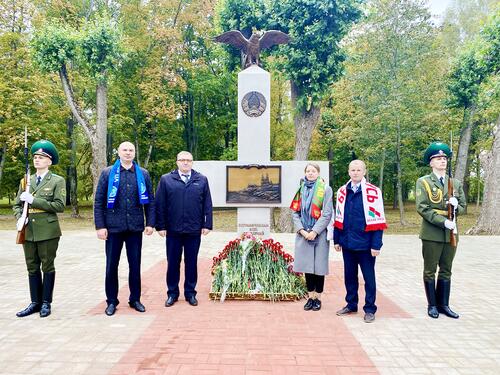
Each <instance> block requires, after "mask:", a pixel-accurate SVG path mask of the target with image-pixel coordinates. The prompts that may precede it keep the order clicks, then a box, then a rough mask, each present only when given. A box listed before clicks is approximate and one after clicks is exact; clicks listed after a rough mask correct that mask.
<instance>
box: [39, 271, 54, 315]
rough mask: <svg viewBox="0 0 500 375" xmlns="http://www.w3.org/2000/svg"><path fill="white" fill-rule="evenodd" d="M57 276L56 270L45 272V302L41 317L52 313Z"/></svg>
mask: <svg viewBox="0 0 500 375" xmlns="http://www.w3.org/2000/svg"><path fill="white" fill-rule="evenodd" d="M55 278H56V273H55V272H45V273H44V274H43V303H42V307H41V308H40V318H45V317H47V316H49V315H50V304H51V303H52V292H53V291H54V281H55Z"/></svg>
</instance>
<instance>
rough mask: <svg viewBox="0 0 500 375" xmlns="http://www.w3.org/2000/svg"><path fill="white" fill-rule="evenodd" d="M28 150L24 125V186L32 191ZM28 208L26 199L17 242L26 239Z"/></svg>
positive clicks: (26, 132)
mask: <svg viewBox="0 0 500 375" xmlns="http://www.w3.org/2000/svg"><path fill="white" fill-rule="evenodd" d="M28 156H29V152H28V128H27V127H26V126H25V127H24V161H25V165H26V169H25V170H26V175H25V176H24V188H25V190H24V191H26V192H27V193H29V192H30V162H29V158H28ZM28 208H29V203H28V202H27V201H24V206H23V213H22V215H21V218H20V219H19V220H18V221H17V237H16V244H21V245H22V244H24V242H25V240H26V225H27V223H28Z"/></svg>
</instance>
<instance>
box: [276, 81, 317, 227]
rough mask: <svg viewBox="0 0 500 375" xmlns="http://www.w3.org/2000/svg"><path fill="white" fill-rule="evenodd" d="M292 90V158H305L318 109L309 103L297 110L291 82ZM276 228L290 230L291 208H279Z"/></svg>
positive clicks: (294, 89)
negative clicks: (293, 151)
mask: <svg viewBox="0 0 500 375" xmlns="http://www.w3.org/2000/svg"><path fill="white" fill-rule="evenodd" d="M291 89H292V90H291V91H292V106H293V108H295V109H296V111H295V115H294V119H293V122H294V125H295V156H294V160H307V157H308V155H309V149H310V147H311V139H312V133H313V130H314V128H315V127H316V124H317V123H318V121H319V115H320V109H319V108H318V107H316V106H314V105H311V108H310V109H309V111H307V110H305V109H304V110H300V111H299V110H297V108H298V106H297V98H298V97H299V94H300V93H299V90H298V87H297V86H296V85H295V84H294V83H293V82H291ZM278 228H279V230H280V231H281V232H292V230H293V222H292V210H291V209H289V208H285V207H283V208H281V212H280V217H279V220H278Z"/></svg>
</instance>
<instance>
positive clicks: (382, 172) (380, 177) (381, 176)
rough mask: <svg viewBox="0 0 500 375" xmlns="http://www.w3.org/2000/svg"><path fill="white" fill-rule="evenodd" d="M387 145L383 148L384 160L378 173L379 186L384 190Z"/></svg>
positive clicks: (381, 161)
mask: <svg viewBox="0 0 500 375" xmlns="http://www.w3.org/2000/svg"><path fill="white" fill-rule="evenodd" d="M385 154H386V152H385V147H384V148H383V149H382V160H380V170H379V175H378V187H379V188H380V189H381V190H382V191H384V169H385Z"/></svg>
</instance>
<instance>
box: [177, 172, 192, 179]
mask: <svg viewBox="0 0 500 375" xmlns="http://www.w3.org/2000/svg"><path fill="white" fill-rule="evenodd" d="M177 172H179V177H180V178H181V180H182V179H183V176H182V175H186V176H188V178H191V171H189V172H188V173H182V172H181V170H180V169H178V170H177Z"/></svg>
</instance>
